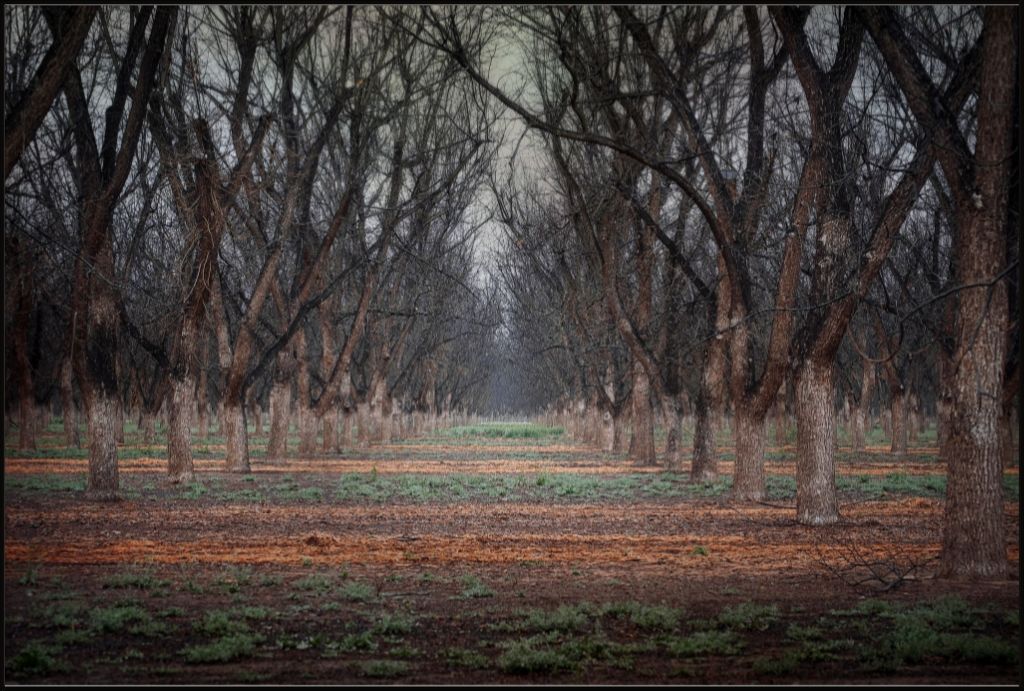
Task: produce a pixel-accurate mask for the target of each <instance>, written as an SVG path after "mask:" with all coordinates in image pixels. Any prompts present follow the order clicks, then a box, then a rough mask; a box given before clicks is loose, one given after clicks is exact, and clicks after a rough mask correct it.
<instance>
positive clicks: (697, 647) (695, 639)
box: [664, 631, 743, 657]
mask: <svg viewBox="0 0 1024 691" xmlns="http://www.w3.org/2000/svg"><path fill="white" fill-rule="evenodd" d="M664 643H665V651H666V652H668V654H669V655H672V656H673V657H697V656H699V655H735V654H737V653H739V652H740V650H742V648H743V641H742V640H740V637H739V636H738V635H737V634H736V633H735V632H734V631H698V632H696V633H693V634H690V635H689V636H683V637H672V638H668V639H666V640H665V641H664Z"/></svg>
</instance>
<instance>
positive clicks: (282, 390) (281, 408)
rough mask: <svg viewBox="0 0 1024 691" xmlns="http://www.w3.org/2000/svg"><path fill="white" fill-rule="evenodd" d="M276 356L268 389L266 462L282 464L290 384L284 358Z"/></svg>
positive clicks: (286, 433)
mask: <svg viewBox="0 0 1024 691" xmlns="http://www.w3.org/2000/svg"><path fill="white" fill-rule="evenodd" d="M288 357H289V355H288V354H287V353H285V352H284V351H282V352H281V353H280V354H279V355H278V359H277V369H276V371H275V373H274V384H273V385H272V386H271V388H270V438H269V439H268V440H267V462H268V463H278V462H283V461H284V460H285V458H286V457H287V455H288V426H289V422H290V420H289V418H290V414H291V410H290V409H291V401H292V383H291V380H290V379H289V378H288V374H287V365H286V362H285V360H286V358H288Z"/></svg>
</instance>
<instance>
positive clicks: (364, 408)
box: [356, 393, 371, 449]
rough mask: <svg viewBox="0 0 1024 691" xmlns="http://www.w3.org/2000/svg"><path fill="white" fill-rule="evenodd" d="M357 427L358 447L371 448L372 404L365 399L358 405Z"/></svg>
mask: <svg viewBox="0 0 1024 691" xmlns="http://www.w3.org/2000/svg"><path fill="white" fill-rule="evenodd" d="M367 395H369V393H367ZM356 425H357V427H356V445H357V446H358V447H359V448H361V449H365V448H367V447H369V446H370V438H371V433H370V403H369V401H367V400H365V399H364V400H361V401H359V402H357V403H356Z"/></svg>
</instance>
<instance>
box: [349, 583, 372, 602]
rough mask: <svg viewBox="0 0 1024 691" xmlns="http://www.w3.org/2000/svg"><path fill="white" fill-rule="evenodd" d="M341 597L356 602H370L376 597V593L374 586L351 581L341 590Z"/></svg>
mask: <svg viewBox="0 0 1024 691" xmlns="http://www.w3.org/2000/svg"><path fill="white" fill-rule="evenodd" d="M340 592H341V595H342V597H344V598H345V599H346V600H352V601H355V602H369V601H370V600H372V599H373V598H374V596H375V595H376V591H375V590H374V588H373V586H371V585H369V584H368V583H360V582H358V581H350V582H348V583H346V584H345V585H344V586H342V588H341V591H340Z"/></svg>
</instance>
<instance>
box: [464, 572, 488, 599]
mask: <svg viewBox="0 0 1024 691" xmlns="http://www.w3.org/2000/svg"><path fill="white" fill-rule="evenodd" d="M462 585H463V589H462V597H465V598H479V597H494V591H493V590H491V588H490V586H488V585H487V584H486V583H484V582H483V581H481V580H480V579H479V578H477V577H476V576H474V575H473V574H467V575H465V576H463V577H462Z"/></svg>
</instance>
